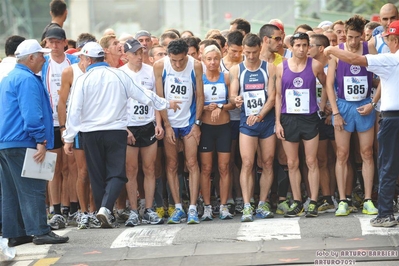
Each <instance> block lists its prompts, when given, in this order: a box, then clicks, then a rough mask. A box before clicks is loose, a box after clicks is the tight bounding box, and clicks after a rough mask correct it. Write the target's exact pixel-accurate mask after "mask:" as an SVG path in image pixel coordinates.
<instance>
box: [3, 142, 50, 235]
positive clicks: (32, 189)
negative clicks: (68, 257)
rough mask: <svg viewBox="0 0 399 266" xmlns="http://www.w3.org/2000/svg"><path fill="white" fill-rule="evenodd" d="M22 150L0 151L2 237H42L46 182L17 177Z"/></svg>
mask: <svg viewBox="0 0 399 266" xmlns="http://www.w3.org/2000/svg"><path fill="white" fill-rule="evenodd" d="M25 153H26V148H14V149H4V150H0V164H1V172H0V173H1V175H0V180H1V194H2V207H3V213H2V223H3V237H4V238H15V237H20V236H27V235H44V234H47V233H48V232H50V227H49V226H48V225H47V216H46V203H45V200H46V185H47V181H45V180H40V179H33V178H26V177H21V172H22V166H23V163H24V158H25Z"/></svg>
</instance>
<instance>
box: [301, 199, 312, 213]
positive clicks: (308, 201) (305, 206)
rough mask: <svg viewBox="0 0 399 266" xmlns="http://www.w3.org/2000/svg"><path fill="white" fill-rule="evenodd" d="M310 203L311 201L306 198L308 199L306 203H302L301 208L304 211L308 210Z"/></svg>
mask: <svg viewBox="0 0 399 266" xmlns="http://www.w3.org/2000/svg"><path fill="white" fill-rule="evenodd" d="M310 201H311V199H310V198H309V197H308V198H307V199H306V201H305V202H304V203H303V208H304V209H305V210H307V209H308V207H309V204H310Z"/></svg>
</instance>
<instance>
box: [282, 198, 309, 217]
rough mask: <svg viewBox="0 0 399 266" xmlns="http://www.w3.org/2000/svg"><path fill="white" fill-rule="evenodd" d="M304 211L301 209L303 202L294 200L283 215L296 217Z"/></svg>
mask: <svg viewBox="0 0 399 266" xmlns="http://www.w3.org/2000/svg"><path fill="white" fill-rule="evenodd" d="M303 212H304V209H303V204H302V203H299V202H296V201H294V203H292V204H291V206H290V209H289V210H288V211H287V213H286V214H284V217H298V216H302V215H303Z"/></svg>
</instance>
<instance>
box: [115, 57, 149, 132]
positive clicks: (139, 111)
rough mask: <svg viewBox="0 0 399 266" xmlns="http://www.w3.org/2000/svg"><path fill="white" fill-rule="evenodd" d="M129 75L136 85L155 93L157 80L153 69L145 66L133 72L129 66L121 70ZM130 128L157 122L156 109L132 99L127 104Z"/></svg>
mask: <svg viewBox="0 0 399 266" xmlns="http://www.w3.org/2000/svg"><path fill="white" fill-rule="evenodd" d="M119 69H120V70H122V71H124V72H125V73H126V74H128V75H129V76H130V77H131V78H132V79H133V81H134V82H135V83H136V84H139V85H141V86H142V87H143V88H146V89H147V90H150V91H153V92H155V78H154V72H153V70H152V67H151V66H150V65H147V64H143V65H142V67H141V69H140V70H139V71H138V72H134V71H132V70H131V69H130V68H129V67H128V66H127V64H125V65H124V66H122V67H120V68H119ZM127 113H128V126H144V125H147V124H148V123H150V122H152V121H154V120H155V111H154V108H152V107H150V106H148V105H145V104H142V103H140V102H139V101H137V100H135V99H132V98H130V99H129V101H128V103H127Z"/></svg>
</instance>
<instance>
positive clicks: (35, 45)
mask: <svg viewBox="0 0 399 266" xmlns="http://www.w3.org/2000/svg"><path fill="white" fill-rule="evenodd" d="M50 52H51V49H48V48H43V47H41V46H40V44H39V42H38V41H37V40H35V39H29V40H25V41H23V42H21V43H20V44H19V45H18V47H17V50H15V53H14V55H15V57H16V58H21V57H23V56H25V55H29V54H34V53H50Z"/></svg>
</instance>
